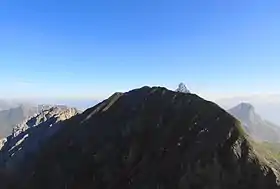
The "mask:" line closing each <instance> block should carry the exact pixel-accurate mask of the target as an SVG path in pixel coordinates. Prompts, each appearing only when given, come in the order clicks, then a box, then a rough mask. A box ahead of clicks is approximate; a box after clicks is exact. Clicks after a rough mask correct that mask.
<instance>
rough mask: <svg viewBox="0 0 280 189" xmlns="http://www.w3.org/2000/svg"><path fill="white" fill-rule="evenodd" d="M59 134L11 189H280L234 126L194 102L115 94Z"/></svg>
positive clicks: (154, 91) (155, 92) (160, 91)
mask: <svg viewBox="0 0 280 189" xmlns="http://www.w3.org/2000/svg"><path fill="white" fill-rule="evenodd" d="M60 127H61V129H60V130H59V131H58V132H56V134H54V135H53V136H52V137H51V138H50V139H49V140H48V142H47V143H45V144H44V146H43V147H42V148H41V150H40V151H39V152H38V153H37V154H36V158H34V159H33V160H32V162H33V164H30V166H29V167H28V169H26V170H25V172H24V173H23V174H20V176H18V177H14V181H16V182H13V183H11V185H10V186H9V187H10V188H26V189H33V188H34V189H35V188H40V189H51V188H57V189H60V188H61V189H65V188H67V189H76V188H83V189H89V188H96V189H101V188H102V189H119V188H122V189H138V188H147V189H155V188H161V189H174V188H178V189H225V188H226V189H236V188H238V189H248V188H254V189H263V188H266V189H276V188H279V187H278V185H277V177H276V176H277V175H278V173H277V171H274V169H273V167H270V166H269V165H268V164H267V163H266V162H265V161H263V158H261V157H260V156H259V155H258V154H257V153H256V151H255V149H254V147H253V146H252V144H251V143H250V142H249V140H248V139H247V136H246V135H245V134H244V132H243V130H242V128H241V126H240V123H239V122H238V121H237V120H236V119H235V118H233V117H232V116H231V115H230V114H228V113H227V112H226V111H224V110H222V109H221V108H219V107H218V106H217V105H216V104H214V103H212V102H209V101H205V100H204V99H202V98H200V97H198V96H196V95H193V94H185V93H178V92H173V91H169V90H167V89H165V88H159V87H154V88H150V87H143V88H141V89H136V90H132V91H130V92H127V93H116V94H114V95H113V96H112V97H110V98H109V99H107V100H105V101H103V102H101V103H100V104H98V105H96V106H95V107H93V108H90V109H88V110H86V111H85V112H84V113H82V114H81V115H78V116H74V117H73V118H71V119H68V120H66V121H64V122H62V124H61V125H60Z"/></svg>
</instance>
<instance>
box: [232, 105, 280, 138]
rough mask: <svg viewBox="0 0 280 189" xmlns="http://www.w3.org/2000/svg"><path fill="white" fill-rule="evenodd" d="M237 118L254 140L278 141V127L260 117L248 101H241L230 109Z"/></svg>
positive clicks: (279, 135) (279, 133)
mask: <svg viewBox="0 0 280 189" xmlns="http://www.w3.org/2000/svg"><path fill="white" fill-rule="evenodd" d="M228 112H229V113H230V114H232V115H233V116H234V117H236V118H237V119H239V120H240V121H241V123H242V126H243V127H244V129H245V130H246V131H247V133H248V134H249V135H250V136H251V137H253V138H254V139H256V140H260V141H268V142H280V127H279V126H277V125H275V124H273V123H270V122H269V121H266V120H264V119H262V118H261V116H260V115H258V114H257V113H256V111H255V108H254V107H253V106H252V105H251V104H249V103H241V104H239V105H237V106H235V107H233V108H231V109H230V110H228Z"/></svg>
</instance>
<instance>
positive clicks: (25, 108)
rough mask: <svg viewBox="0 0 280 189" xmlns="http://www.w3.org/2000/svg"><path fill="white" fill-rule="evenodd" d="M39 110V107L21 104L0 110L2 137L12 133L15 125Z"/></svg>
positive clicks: (0, 135)
mask: <svg viewBox="0 0 280 189" xmlns="http://www.w3.org/2000/svg"><path fill="white" fill-rule="evenodd" d="M37 112H38V108H37V107H34V106H29V105H20V106H17V107H13V108H10V109H6V110H2V111H0V138H3V137H6V136H8V135H9V134H11V132H12V129H13V127H14V126H15V125H17V124H19V123H21V122H22V121H23V120H25V119H26V118H28V117H30V116H32V115H34V114H35V113H37Z"/></svg>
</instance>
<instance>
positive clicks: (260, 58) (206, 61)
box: [0, 0, 280, 99]
mask: <svg viewBox="0 0 280 189" xmlns="http://www.w3.org/2000/svg"><path fill="white" fill-rule="evenodd" d="M279 10H280V1H279V0H270V1H263V0H261V1H259V0H246V1H244V0H229V1H224V0H212V1H206V0H195V1H186V0H168V1H167V0H141V1H137V0H135V1H132V0H120V1H115V0H94V1H92V0H79V1H69V0H67V1H65V0H59V1H58V0H41V1H35V0H1V2H0V66H1V67H0V86H1V88H0V97H13V98H17V97H18V98H34V97H40V98H41V97H44V98H50V97H51V98H53V97H60V98H64V97H67V98H99V99H100V98H103V97H106V96H108V95H109V94H111V93H113V92H114V91H126V90H129V89H131V88H135V87H140V86H143V85H162V86H166V87H170V88H175V87H176V85H177V83H179V82H181V81H183V82H185V83H186V84H187V85H188V86H189V88H190V89H191V90H192V91H193V92H197V93H199V94H201V95H202V96H211V97H213V98H215V97H216V98H217V97H222V96H225V95H233V96H234V95H241V94H242V95H243V94H252V93H261V94H262V93H280V85H279V81H280V74H279V71H280V11H279Z"/></svg>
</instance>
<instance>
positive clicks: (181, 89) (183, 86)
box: [176, 83, 190, 93]
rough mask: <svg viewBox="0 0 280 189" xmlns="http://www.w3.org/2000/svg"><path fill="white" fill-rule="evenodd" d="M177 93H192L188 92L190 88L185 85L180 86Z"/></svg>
mask: <svg viewBox="0 0 280 189" xmlns="http://www.w3.org/2000/svg"><path fill="white" fill-rule="evenodd" d="M176 92H181V93H190V91H189V90H188V88H187V87H186V85H185V84H184V83H180V84H179V85H178V88H177V89H176Z"/></svg>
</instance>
